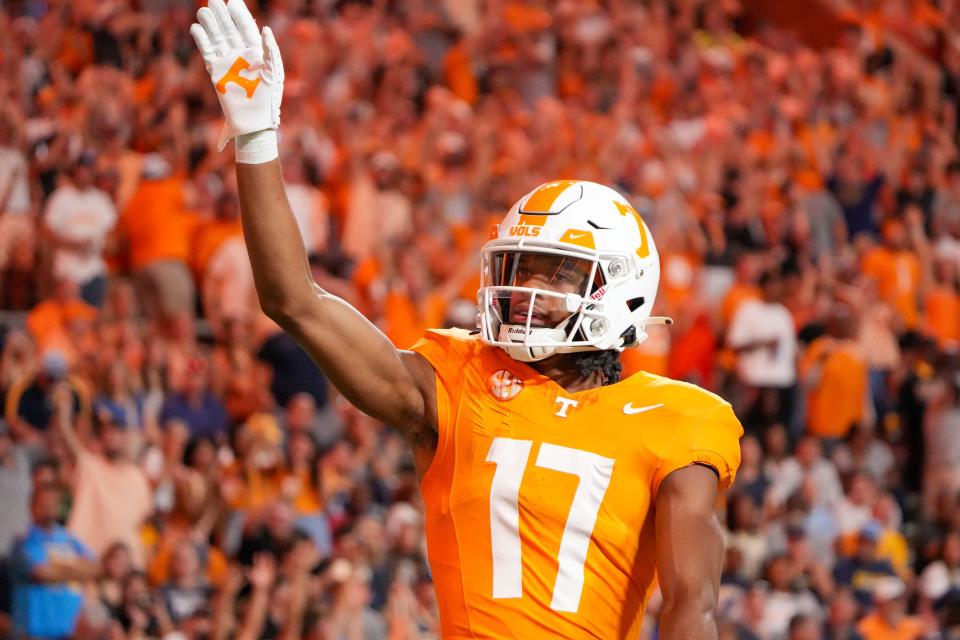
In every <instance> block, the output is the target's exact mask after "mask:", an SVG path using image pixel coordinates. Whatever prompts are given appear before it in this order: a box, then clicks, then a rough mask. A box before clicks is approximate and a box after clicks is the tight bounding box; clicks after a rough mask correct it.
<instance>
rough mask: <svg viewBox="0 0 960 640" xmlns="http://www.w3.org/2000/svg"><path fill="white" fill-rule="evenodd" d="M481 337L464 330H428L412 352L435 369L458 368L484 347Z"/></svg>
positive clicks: (412, 348) (413, 347)
mask: <svg viewBox="0 0 960 640" xmlns="http://www.w3.org/2000/svg"><path fill="white" fill-rule="evenodd" d="M482 344H483V343H482V342H481V341H480V336H479V335H475V334H472V333H470V332H469V331H466V330H464V329H427V331H426V332H425V333H424V334H423V337H422V338H420V340H418V341H417V343H416V344H415V345H413V346H412V347H410V350H411V351H414V352H416V353H419V354H420V355H422V356H423V357H425V358H426V359H427V360H428V361H429V362H430V364H432V365H433V367H434V368H435V369H438V370H439V369H440V368H447V367H449V366H457V364H456V363H457V362H459V361H463V360H464V359H466V358H468V357H470V356H471V355H473V354H474V353H475V352H476V350H477V349H478V348H479V347H480V346H482Z"/></svg>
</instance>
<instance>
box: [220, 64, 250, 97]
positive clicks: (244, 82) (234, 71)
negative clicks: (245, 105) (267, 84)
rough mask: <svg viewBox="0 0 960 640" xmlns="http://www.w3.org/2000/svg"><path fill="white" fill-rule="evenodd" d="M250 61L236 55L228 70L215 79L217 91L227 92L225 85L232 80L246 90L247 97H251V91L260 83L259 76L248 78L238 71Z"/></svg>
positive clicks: (247, 66)
mask: <svg viewBox="0 0 960 640" xmlns="http://www.w3.org/2000/svg"><path fill="white" fill-rule="evenodd" d="M249 67H250V63H249V62H247V61H246V60H244V59H243V57H242V56H241V57H238V58H237V59H236V60H235V61H234V63H233V66H232V67H230V70H229V71H227V72H226V73H225V74H223V77H222V78H220V79H219V80H217V91H219V92H220V93H223V94H225V93H226V92H227V85H228V84H230V83H231V82H233V83H234V84H238V85H240V86H241V87H242V88H243V90H244V91H246V92H247V99H249V98H252V97H253V93H254V92H255V91H256V90H257V86H258V85H259V84H260V78H256V79H254V80H250V79H248V78H244V77H243V76H241V75H240V72H241V71H243V70H244V69H248V68H249Z"/></svg>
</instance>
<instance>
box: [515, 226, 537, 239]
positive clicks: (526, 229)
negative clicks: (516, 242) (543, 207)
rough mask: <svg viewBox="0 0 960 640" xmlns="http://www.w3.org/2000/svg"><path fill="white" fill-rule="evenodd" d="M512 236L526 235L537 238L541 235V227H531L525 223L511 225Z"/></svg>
mask: <svg viewBox="0 0 960 640" xmlns="http://www.w3.org/2000/svg"><path fill="white" fill-rule="evenodd" d="M510 235H511V236H525V237H527V238H536V237H537V236H539V235H540V227H531V226H529V225H525V224H518V225H514V226H512V227H510Z"/></svg>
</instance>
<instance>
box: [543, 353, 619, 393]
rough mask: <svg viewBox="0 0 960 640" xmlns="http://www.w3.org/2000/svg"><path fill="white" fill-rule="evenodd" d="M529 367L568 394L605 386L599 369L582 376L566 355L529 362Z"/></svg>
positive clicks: (579, 369)
mask: <svg viewBox="0 0 960 640" xmlns="http://www.w3.org/2000/svg"><path fill="white" fill-rule="evenodd" d="M530 366H531V367H533V368H534V369H536V370H537V372H538V373H540V374H541V375H545V376H547V377H548V378H550V379H551V380H553V381H554V382H556V383H557V384H558V385H560V386H561V387H563V388H564V389H565V390H567V391H569V392H570V393H576V392H578V391H586V390H587V389H596V388H598V387H602V386H603V385H604V384H605V382H606V381H605V380H604V378H603V372H602V371H600V370H599V369H597V370H594V371H591V372H590V373H589V374H586V375H584V373H583V371H582V370H581V368H580V367H579V366H577V363H576V362H575V361H574V360H573V358H571V357H570V356H569V355H568V354H563V353H561V354H558V355H555V356H551V357H549V358H546V359H545V360H540V361H538V362H531V363H530Z"/></svg>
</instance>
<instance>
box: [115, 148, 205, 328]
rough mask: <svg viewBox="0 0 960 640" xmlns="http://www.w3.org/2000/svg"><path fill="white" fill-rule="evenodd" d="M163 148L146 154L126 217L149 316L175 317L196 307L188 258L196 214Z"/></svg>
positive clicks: (124, 228)
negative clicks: (160, 153) (137, 186)
mask: <svg viewBox="0 0 960 640" xmlns="http://www.w3.org/2000/svg"><path fill="white" fill-rule="evenodd" d="M171 172H172V168H171V167H170V163H169V162H168V161H167V160H166V159H165V158H164V157H163V156H162V155H159V154H151V155H148V156H147V157H145V158H144V160H143V175H142V177H143V182H141V183H140V186H139V188H138V189H137V191H136V193H134V194H133V196H132V197H131V198H130V201H129V202H128V203H127V206H126V208H125V209H124V210H123V213H122V214H121V217H120V232H121V234H122V237H123V238H125V239H126V241H127V243H128V247H127V251H128V252H129V264H130V268H131V271H132V273H133V277H134V280H135V282H136V284H137V292H138V293H139V294H140V296H141V301H142V304H143V307H144V310H145V311H146V313H147V316H148V317H150V318H153V319H159V320H164V321H167V322H171V321H174V320H176V319H177V317H178V316H181V315H183V314H190V313H191V312H192V310H193V305H194V295H195V289H196V287H195V285H194V282H193V278H192V277H191V276H190V271H189V269H188V267H187V260H188V258H189V255H190V233H191V232H192V230H193V229H194V227H195V219H194V217H193V215H192V214H191V213H190V212H189V211H187V209H186V204H185V202H184V186H183V181H182V180H181V179H180V178H177V177H175V176H172V175H171Z"/></svg>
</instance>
